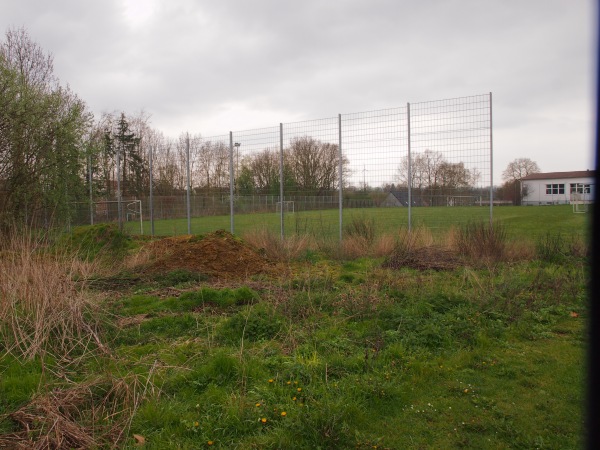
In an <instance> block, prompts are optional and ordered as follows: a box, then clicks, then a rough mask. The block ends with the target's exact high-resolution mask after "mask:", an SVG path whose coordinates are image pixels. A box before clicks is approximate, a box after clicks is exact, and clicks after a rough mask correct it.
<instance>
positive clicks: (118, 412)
mask: <svg viewBox="0 0 600 450" xmlns="http://www.w3.org/2000/svg"><path fill="white" fill-rule="evenodd" d="M148 384H149V383H145V385H144V384H143V383H142V382H141V381H140V380H139V379H138V378H137V377H135V376H131V377H129V378H125V379H123V378H113V377H106V378H101V379H97V380H94V381H89V382H86V383H80V384H77V385H76V386H74V387H71V388H69V389H56V390H53V391H51V392H49V393H47V394H44V395H39V396H37V397H35V398H34V399H33V400H32V401H31V402H30V403H28V404H27V405H25V406H23V407H22V408H20V409H19V410H17V411H15V412H13V413H11V414H10V415H9V417H10V418H11V419H12V420H13V421H14V422H15V423H16V424H17V425H18V426H19V428H20V429H21V430H22V431H18V432H15V433H11V434H5V435H0V448H3V447H7V448H14V449H34V450H35V449H40V450H41V449H67V448H115V447H116V446H117V444H118V443H119V442H121V441H122V439H123V438H124V437H125V436H126V435H127V433H128V430H129V426H130V423H131V419H132V417H133V416H134V414H135V411H136V409H137V407H138V406H139V404H140V402H141V401H142V400H143V398H144V396H145V394H146V392H147V388H148Z"/></svg>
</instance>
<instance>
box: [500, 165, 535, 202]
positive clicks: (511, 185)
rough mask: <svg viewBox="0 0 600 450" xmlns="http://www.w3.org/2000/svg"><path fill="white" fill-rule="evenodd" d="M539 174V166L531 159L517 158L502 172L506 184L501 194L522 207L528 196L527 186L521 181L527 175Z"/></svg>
mask: <svg viewBox="0 0 600 450" xmlns="http://www.w3.org/2000/svg"><path fill="white" fill-rule="evenodd" d="M539 172H540V167H539V166H538V164H537V163H536V162H535V161H532V160H531V159H529V158H517V159H515V160H514V161H511V162H510V163H509V164H508V166H506V169H505V170H504V172H502V178H503V180H504V184H503V185H502V189H501V190H500V192H501V194H502V196H503V198H504V199H505V200H511V201H512V202H513V203H514V204H515V205H520V204H521V203H522V200H523V197H524V196H526V195H527V186H526V185H525V186H524V185H523V183H522V182H521V180H522V179H523V178H524V177H526V176H527V175H531V174H532V173H539Z"/></svg>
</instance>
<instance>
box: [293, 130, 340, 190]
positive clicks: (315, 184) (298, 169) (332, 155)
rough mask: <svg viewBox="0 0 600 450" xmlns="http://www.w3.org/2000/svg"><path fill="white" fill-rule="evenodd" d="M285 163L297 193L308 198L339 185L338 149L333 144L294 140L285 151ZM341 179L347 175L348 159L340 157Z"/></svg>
mask: <svg viewBox="0 0 600 450" xmlns="http://www.w3.org/2000/svg"><path fill="white" fill-rule="evenodd" d="M285 162H286V165H287V167H288V168H289V170H290V173H291V176H292V178H293V179H294V181H295V184H296V185H297V187H298V189H299V190H302V191H304V192H306V193H310V194H312V195H319V194H323V193H326V192H331V191H333V190H335V189H336V188H337V187H338V183H339V163H340V159H339V150H338V146H337V145H336V144H330V143H323V142H321V141H319V140H316V139H314V138H312V137H308V136H304V137H301V138H294V139H292V141H291V143H290V147H289V148H288V149H287V150H286V151H285ZM342 170H343V174H342V176H343V177H344V178H347V175H348V174H349V170H348V160H347V159H346V158H345V157H342Z"/></svg>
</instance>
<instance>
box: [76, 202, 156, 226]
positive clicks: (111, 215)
mask: <svg viewBox="0 0 600 450" xmlns="http://www.w3.org/2000/svg"><path fill="white" fill-rule="evenodd" d="M73 204H74V205H75V207H76V208H77V209H79V208H87V210H88V211H89V210H90V208H91V218H92V221H91V223H90V225H93V224H94V223H106V222H117V221H118V220H119V213H118V204H119V201H118V200H99V201H96V202H93V203H92V204H91V206H90V203H89V202H73ZM121 204H122V205H123V220H124V221H125V222H139V224H140V234H144V218H143V213H142V201H141V200H135V199H134V200H122V201H121ZM89 218H90V217H88V219H89Z"/></svg>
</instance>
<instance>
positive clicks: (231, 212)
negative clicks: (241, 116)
mask: <svg viewBox="0 0 600 450" xmlns="http://www.w3.org/2000/svg"><path fill="white" fill-rule="evenodd" d="M229 221H230V227H231V234H233V233H234V224H233V132H232V131H230V132H229Z"/></svg>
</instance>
